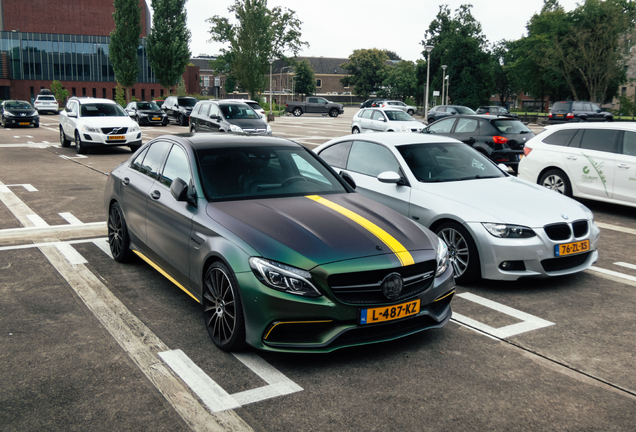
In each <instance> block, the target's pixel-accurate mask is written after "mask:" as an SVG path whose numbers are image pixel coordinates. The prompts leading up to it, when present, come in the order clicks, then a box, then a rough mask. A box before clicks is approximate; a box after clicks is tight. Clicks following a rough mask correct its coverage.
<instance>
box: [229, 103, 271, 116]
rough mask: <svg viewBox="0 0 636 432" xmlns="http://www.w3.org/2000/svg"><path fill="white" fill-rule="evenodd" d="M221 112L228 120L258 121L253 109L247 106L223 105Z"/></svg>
mask: <svg viewBox="0 0 636 432" xmlns="http://www.w3.org/2000/svg"><path fill="white" fill-rule="evenodd" d="M221 111H223V116H224V117H225V118H226V119H258V118H261V117H260V116H257V115H256V113H255V112H254V110H253V109H252V108H250V106H249V105H247V104H232V105H229V104H228V105H221Z"/></svg>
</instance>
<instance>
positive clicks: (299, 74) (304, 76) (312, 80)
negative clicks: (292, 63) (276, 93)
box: [293, 60, 316, 95]
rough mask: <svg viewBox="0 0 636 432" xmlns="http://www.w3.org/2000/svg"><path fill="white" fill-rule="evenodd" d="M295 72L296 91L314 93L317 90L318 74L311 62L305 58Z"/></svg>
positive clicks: (297, 92) (307, 93) (296, 92)
mask: <svg viewBox="0 0 636 432" xmlns="http://www.w3.org/2000/svg"><path fill="white" fill-rule="evenodd" d="M295 69H296V70H295V74H294V78H293V79H294V93H295V94H304V95H312V94H314V93H315V91H316V75H314V70H313V68H312V67H311V64H310V63H309V61H307V60H303V61H301V62H300V63H298V65H297V66H296V68H295Z"/></svg>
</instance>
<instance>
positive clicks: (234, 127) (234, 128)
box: [230, 125, 243, 132]
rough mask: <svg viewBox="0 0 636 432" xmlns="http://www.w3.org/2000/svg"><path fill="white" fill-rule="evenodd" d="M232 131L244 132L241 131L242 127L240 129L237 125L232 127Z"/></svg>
mask: <svg viewBox="0 0 636 432" xmlns="http://www.w3.org/2000/svg"><path fill="white" fill-rule="evenodd" d="M230 130H231V131H232V132H243V129H241V128H240V127H238V126H237V125H230Z"/></svg>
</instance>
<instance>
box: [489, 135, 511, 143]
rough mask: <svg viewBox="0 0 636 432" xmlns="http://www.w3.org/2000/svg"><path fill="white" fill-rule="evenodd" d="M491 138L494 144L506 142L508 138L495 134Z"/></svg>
mask: <svg viewBox="0 0 636 432" xmlns="http://www.w3.org/2000/svg"><path fill="white" fill-rule="evenodd" d="M492 140H493V141H494V142H495V144H508V138H506V137H502V136H498V135H495V136H494V137H492Z"/></svg>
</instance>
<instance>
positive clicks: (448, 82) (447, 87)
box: [446, 75, 450, 105]
mask: <svg viewBox="0 0 636 432" xmlns="http://www.w3.org/2000/svg"><path fill="white" fill-rule="evenodd" d="M448 77H449V75H446V105H448V89H449V88H450V80H449V79H448Z"/></svg>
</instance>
